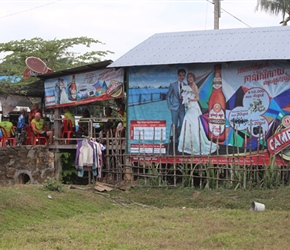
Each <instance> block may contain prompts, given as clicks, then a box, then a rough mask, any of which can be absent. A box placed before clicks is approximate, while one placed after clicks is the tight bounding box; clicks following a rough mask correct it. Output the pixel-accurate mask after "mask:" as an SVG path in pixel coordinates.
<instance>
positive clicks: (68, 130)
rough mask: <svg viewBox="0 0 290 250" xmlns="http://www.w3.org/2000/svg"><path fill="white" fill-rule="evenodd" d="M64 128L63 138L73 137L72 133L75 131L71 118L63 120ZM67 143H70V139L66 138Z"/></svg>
mask: <svg viewBox="0 0 290 250" xmlns="http://www.w3.org/2000/svg"><path fill="white" fill-rule="evenodd" d="M62 124H63V130H62V133H61V138H71V135H72V134H73V133H74V130H73V126H72V121H71V120H69V119H64V120H62ZM64 143H65V144H69V143H70V140H65V141H64Z"/></svg>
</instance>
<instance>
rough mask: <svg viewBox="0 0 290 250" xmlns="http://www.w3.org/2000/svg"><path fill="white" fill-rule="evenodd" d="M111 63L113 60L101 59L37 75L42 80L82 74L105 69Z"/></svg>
mask: <svg viewBox="0 0 290 250" xmlns="http://www.w3.org/2000/svg"><path fill="white" fill-rule="evenodd" d="M110 63H112V60H106V61H101V62H97V63H91V64H86V65H83V66H79V67H76V68H70V69H64V70H60V71H55V72H52V73H48V74H43V75H38V76H37V77H38V78H40V79H42V80H46V79H51V78H58V77H61V76H65V75H70V74H80V73H84V72H89V71H93V70H98V69H104V68H106V67H107V66H108V65H109V64H110Z"/></svg>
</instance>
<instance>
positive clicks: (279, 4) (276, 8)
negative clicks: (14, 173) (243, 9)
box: [256, 0, 290, 25]
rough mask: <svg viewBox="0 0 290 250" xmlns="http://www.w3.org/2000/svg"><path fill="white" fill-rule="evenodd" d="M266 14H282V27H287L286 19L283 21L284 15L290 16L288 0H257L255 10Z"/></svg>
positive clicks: (289, 2) (289, 0)
mask: <svg viewBox="0 0 290 250" xmlns="http://www.w3.org/2000/svg"><path fill="white" fill-rule="evenodd" d="M259 9H260V10H261V11H265V12H268V13H270V14H274V15H276V16H277V15H279V14H280V13H282V21H281V22H280V23H281V24H282V25H287V22H288V21H289V20H287V19H288V17H287V19H285V15H286V13H287V14H288V15H290V0H257V6H256V10H259Z"/></svg>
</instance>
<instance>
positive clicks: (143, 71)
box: [127, 61, 290, 160]
mask: <svg viewBox="0 0 290 250" xmlns="http://www.w3.org/2000/svg"><path fill="white" fill-rule="evenodd" d="M127 113H128V123H127V124H128V127H129V128H128V133H129V137H128V138H129V141H128V148H129V151H130V152H131V153H148V154H152V153H153V154H155V153H156V154H191V155H209V154H213V155H214V154H216V153H217V151H218V152H219V154H224V155H226V154H231V153H232V152H233V151H234V150H238V151H239V152H245V153H246V152H249V151H250V152H255V151H259V150H266V151H267V152H268V153H269V154H271V155H280V156H282V158H283V159H285V160H289V159H290V148H289V149H288V146H289V144H290V65H289V63H287V62H284V61H279V62H278V61H277V62H276V61H273V62H268V61H265V62H233V63H223V64H200V65H196V64H187V65H184V64H182V65H161V66H142V67H132V68H130V69H129V90H128V112H127ZM140 144H141V145H142V147H140Z"/></svg>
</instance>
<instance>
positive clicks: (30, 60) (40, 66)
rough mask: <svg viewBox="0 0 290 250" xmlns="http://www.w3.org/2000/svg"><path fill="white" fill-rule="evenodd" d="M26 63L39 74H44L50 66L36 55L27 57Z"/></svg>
mask: <svg viewBox="0 0 290 250" xmlns="http://www.w3.org/2000/svg"><path fill="white" fill-rule="evenodd" d="M25 63H26V66H27V67H28V68H29V69H30V70H32V71H33V72H36V73H37V74H41V75H42V74H45V73H47V71H48V67H47V66H46V64H45V62H44V61H42V60H41V59H39V58H37V57H34V56H30V57H27V58H26V60H25ZM50 70H51V69H50Z"/></svg>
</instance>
